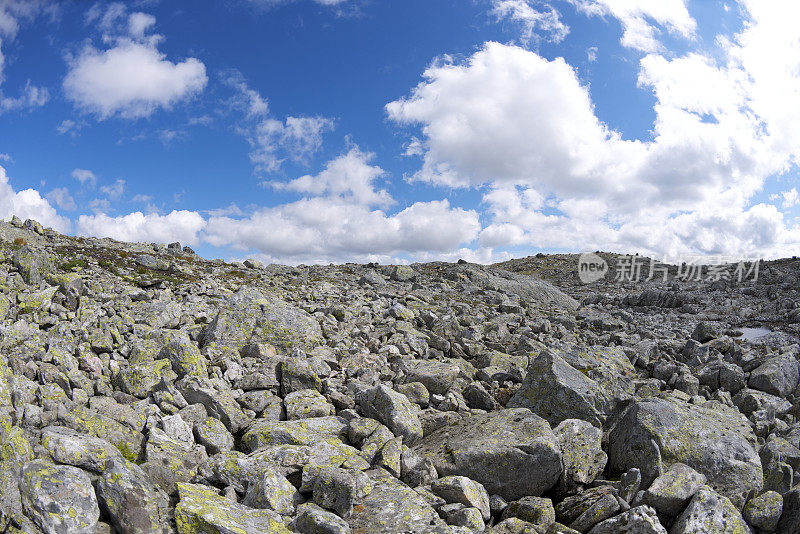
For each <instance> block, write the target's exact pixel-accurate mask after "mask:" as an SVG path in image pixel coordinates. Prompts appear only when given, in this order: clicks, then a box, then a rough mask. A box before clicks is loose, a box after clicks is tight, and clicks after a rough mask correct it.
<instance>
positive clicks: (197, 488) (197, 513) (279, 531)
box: [175, 483, 291, 534]
mask: <svg viewBox="0 0 800 534" xmlns="http://www.w3.org/2000/svg"><path fill="white" fill-rule="evenodd" d="M178 495H179V498H180V500H179V501H178V504H177V505H176V506H175V525H176V526H177V530H178V534H200V533H203V534H241V533H250V532H253V533H256V532H258V533H265V534H290V532H291V531H290V530H289V529H288V528H286V526H285V525H284V524H283V523H282V522H281V518H280V516H279V515H278V514H276V513H275V512H273V511H272V510H259V509H255V508H249V507H247V506H243V505H241V504H236V503H234V502H231V501H229V500H228V499H226V498H225V497H222V496H220V495H218V494H217V493H216V492H215V491H214V490H213V489H210V488H208V487H206V486H201V485H198V484H188V483H180V484H178Z"/></svg>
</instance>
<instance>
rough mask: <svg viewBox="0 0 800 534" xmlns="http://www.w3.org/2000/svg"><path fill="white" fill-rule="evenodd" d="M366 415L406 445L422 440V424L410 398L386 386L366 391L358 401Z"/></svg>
mask: <svg viewBox="0 0 800 534" xmlns="http://www.w3.org/2000/svg"><path fill="white" fill-rule="evenodd" d="M358 401H359V404H360V405H361V410H362V411H363V412H364V415H365V416H367V417H371V418H373V419H376V420H378V421H380V422H381V423H383V424H384V425H386V426H387V427H388V428H389V430H391V432H392V433H393V434H394V435H395V436H402V437H403V441H404V442H405V443H406V445H409V446H411V445H414V444H415V443H417V442H418V441H419V440H420V439H422V423H421V422H420V420H419V417H418V416H417V413H416V411H415V410H414V407H413V406H412V404H411V402H409V400H408V398H407V397H406V396H405V395H403V394H402V393H398V392H397V391H394V390H393V389H392V388H390V387H388V386H384V385H380V386H375V387H374V388H371V389H368V390H367V391H365V392H364V393H363V394H362V395H361V396H360V397H359V399H358Z"/></svg>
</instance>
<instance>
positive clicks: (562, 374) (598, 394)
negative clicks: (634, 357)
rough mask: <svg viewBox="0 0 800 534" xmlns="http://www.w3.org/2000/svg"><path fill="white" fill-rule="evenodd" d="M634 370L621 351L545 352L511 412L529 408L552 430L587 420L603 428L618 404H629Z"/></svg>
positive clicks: (530, 368) (531, 368)
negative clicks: (566, 420) (542, 418)
mask: <svg viewBox="0 0 800 534" xmlns="http://www.w3.org/2000/svg"><path fill="white" fill-rule="evenodd" d="M633 374H634V367H633V365H631V362H630V360H628V357H627V356H625V353H624V352H623V351H622V350H621V349H618V348H609V347H590V348H587V349H573V350H571V351H554V350H545V351H542V352H541V353H539V355H538V356H537V357H536V358H534V360H533V361H532V362H531V363H530V365H528V369H527V375H526V378H525V381H524V382H523V384H522V387H521V388H520V389H519V391H518V392H517V393H516V394H515V395H514V397H513V398H512V399H511V401H510V402H509V403H508V405H507V406H508V407H509V408H515V407H520V408H529V409H531V410H532V411H534V412H535V413H537V414H539V415H540V416H541V417H544V418H545V419H547V421H548V422H549V423H550V424H551V425H557V424H559V423H560V422H561V421H563V420H565V419H583V420H584V421H588V422H590V423H591V424H593V425H595V426H597V427H602V426H603V422H604V421H605V419H606V417H607V415H608V414H610V413H611V412H612V411H613V410H614V408H615V407H616V406H617V403H619V402H620V401H623V400H626V399H630V398H631V397H632V396H633V393H634V388H633V383H632V382H631V376H633Z"/></svg>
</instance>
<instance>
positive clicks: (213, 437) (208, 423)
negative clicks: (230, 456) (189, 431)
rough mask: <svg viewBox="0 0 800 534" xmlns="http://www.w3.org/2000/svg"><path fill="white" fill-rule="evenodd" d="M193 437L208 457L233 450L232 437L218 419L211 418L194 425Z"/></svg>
mask: <svg viewBox="0 0 800 534" xmlns="http://www.w3.org/2000/svg"><path fill="white" fill-rule="evenodd" d="M194 437H195V439H196V440H197V442H198V443H199V444H200V445H203V446H204V447H205V448H206V452H207V453H208V454H209V455H212V454H217V453H218V452H221V451H228V450H231V449H232V448H233V435H232V434H231V433H230V432H228V429H227V428H225V425H223V424H222V422H221V421H220V420H219V419H214V418H213V417H209V418H207V419H205V420H204V421H201V422H198V423H196V424H195V425H194Z"/></svg>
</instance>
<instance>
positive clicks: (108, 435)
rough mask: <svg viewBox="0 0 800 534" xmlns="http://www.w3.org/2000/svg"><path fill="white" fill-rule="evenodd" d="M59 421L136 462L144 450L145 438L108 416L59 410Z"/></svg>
mask: <svg viewBox="0 0 800 534" xmlns="http://www.w3.org/2000/svg"><path fill="white" fill-rule="evenodd" d="M58 420H59V422H61V424H63V425H64V426H66V427H68V428H71V429H72V430H75V431H76V432H78V433H81V434H90V435H92V436H95V437H98V438H100V439H103V440H105V441H108V442H109V443H111V444H112V445H114V446H115V447H116V448H117V450H119V452H120V453H122V456H124V457H125V458H126V459H127V460H129V461H131V462H135V461H136V460H138V459H139V458H140V456H141V453H142V450H143V449H144V436H143V435H142V434H141V432H137V431H136V430H133V429H132V428H130V427H129V426H126V425H124V424H122V423H120V422H118V421H116V420H114V419H112V418H110V417H108V416H106V415H103V414H100V413H97V412H95V411H94V410H89V409H86V408H82V407H78V406H76V407H74V408H72V409H70V410H66V409H65V410H59V412H58Z"/></svg>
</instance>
